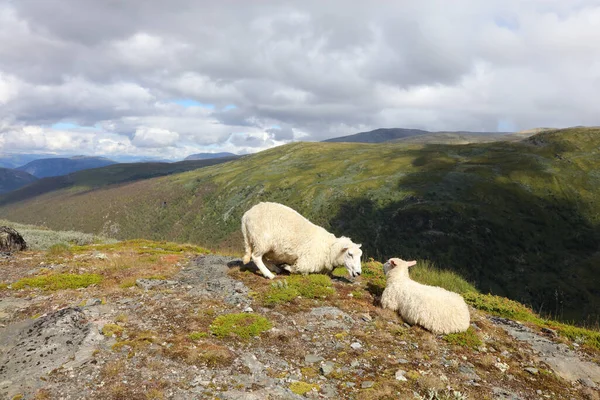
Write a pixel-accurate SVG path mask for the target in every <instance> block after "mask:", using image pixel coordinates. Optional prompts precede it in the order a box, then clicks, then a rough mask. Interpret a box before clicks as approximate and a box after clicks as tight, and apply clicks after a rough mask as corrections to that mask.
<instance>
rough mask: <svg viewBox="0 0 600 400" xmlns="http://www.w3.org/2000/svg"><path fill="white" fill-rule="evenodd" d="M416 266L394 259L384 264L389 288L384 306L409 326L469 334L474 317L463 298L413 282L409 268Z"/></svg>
mask: <svg viewBox="0 0 600 400" xmlns="http://www.w3.org/2000/svg"><path fill="white" fill-rule="evenodd" d="M415 264H416V262H415V261H410V262H407V261H404V260H401V259H399V258H392V259H390V260H388V262H386V263H385V264H384V266H383V268H384V271H386V276H387V285H386V288H385V290H384V291H383V295H382V296H381V305H382V306H383V307H384V308H389V309H392V310H395V311H398V313H399V314H400V316H401V317H402V319H404V320H405V321H406V322H408V323H409V324H413V325H414V324H417V325H420V326H422V327H423V328H425V329H427V330H429V331H431V332H433V333H441V334H448V333H456V332H464V331H466V330H467V329H468V328H469V324H470V315H469V307H468V306H467V304H466V303H465V301H464V299H463V298H462V296H460V295H459V294H457V293H453V292H449V291H447V290H445V289H442V288H440V287H437V286H428V285H422V284H420V283H418V282H415V281H413V280H412V279H410V276H409V274H408V268H409V267H410V266H412V265H415Z"/></svg>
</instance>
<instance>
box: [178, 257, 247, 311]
mask: <svg viewBox="0 0 600 400" xmlns="http://www.w3.org/2000/svg"><path fill="white" fill-rule="evenodd" d="M240 264H241V261H240V260H239V259H236V258H233V257H223V256H216V255H212V254H209V255H202V256H200V257H198V258H196V259H194V260H192V261H191V262H190V263H189V264H188V265H187V266H186V268H184V269H182V270H181V271H180V272H179V273H178V274H177V275H175V276H174V277H173V279H176V280H177V281H179V282H180V283H181V284H182V285H183V286H184V287H188V286H191V287H192V288H191V289H188V293H189V294H190V295H192V296H198V297H205V298H214V297H215V296H217V297H219V298H222V299H223V301H225V302H226V303H227V304H232V305H240V306H243V307H247V306H249V305H250V302H251V301H250V299H249V297H248V288H247V287H246V285H244V284H243V283H242V282H239V281H236V280H235V279H232V278H231V277H230V276H229V275H228V274H227V273H228V271H229V267H230V266H233V265H240Z"/></svg>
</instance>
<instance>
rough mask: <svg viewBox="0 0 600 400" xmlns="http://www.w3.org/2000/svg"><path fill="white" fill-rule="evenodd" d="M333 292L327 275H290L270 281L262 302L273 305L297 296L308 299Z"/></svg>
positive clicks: (286, 301)
mask: <svg viewBox="0 0 600 400" xmlns="http://www.w3.org/2000/svg"><path fill="white" fill-rule="evenodd" d="M333 293H335V290H334V289H333V284H332V282H331V278H330V277H329V276H327V275H321V274H311V275H290V276H289V277H287V278H286V279H285V280H278V281H276V282H273V283H271V286H270V287H269V289H268V290H267V291H266V292H265V293H264V294H263V296H262V300H263V304H264V305H266V306H274V305H277V304H283V303H289V302H290V301H293V300H294V299H295V298H297V297H298V296H302V297H305V298H308V299H316V298H326V297H328V296H330V295H332V294H333Z"/></svg>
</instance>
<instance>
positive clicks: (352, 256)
mask: <svg viewBox="0 0 600 400" xmlns="http://www.w3.org/2000/svg"><path fill="white" fill-rule="evenodd" d="M344 239H345V240H344ZM341 245H342V250H341V251H342V256H343V259H344V266H345V267H346V269H347V270H348V274H350V277H352V278H354V277H356V276H359V275H360V274H361V273H362V265H361V263H360V258H361V257H362V250H361V249H360V246H361V245H360V244H356V243H352V241H351V240H350V239H348V238H342V243H341ZM340 264H341V263H340Z"/></svg>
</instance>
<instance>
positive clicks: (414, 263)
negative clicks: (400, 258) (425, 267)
mask: <svg viewBox="0 0 600 400" xmlns="http://www.w3.org/2000/svg"><path fill="white" fill-rule="evenodd" d="M413 265H417V262H416V261H414V260H413V261H407V262H406V266H407V267H412V266H413Z"/></svg>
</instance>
